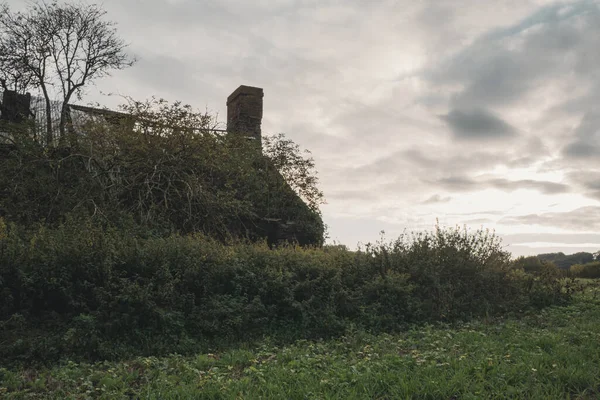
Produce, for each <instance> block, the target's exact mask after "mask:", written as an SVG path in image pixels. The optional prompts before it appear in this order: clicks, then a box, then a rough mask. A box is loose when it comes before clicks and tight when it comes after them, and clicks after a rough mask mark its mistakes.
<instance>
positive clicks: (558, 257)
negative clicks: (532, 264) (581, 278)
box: [537, 251, 595, 269]
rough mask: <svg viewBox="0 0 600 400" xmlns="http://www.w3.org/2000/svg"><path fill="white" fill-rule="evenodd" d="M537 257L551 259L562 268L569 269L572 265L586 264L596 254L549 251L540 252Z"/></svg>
mask: <svg viewBox="0 0 600 400" xmlns="http://www.w3.org/2000/svg"><path fill="white" fill-rule="evenodd" d="M537 257H538V258H539V259H540V260H544V261H550V262H553V263H554V264H556V266H557V267H558V268H560V269H569V268H570V267H571V265H575V264H585V263H589V262H592V261H594V257H595V256H594V254H592V253H586V252H583V251H582V252H579V253H574V254H569V255H566V254H565V253H562V252H560V253H547V254H538V255H537Z"/></svg>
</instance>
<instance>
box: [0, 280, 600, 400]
mask: <svg viewBox="0 0 600 400" xmlns="http://www.w3.org/2000/svg"><path fill="white" fill-rule="evenodd" d="M0 398H7V399H28V398H37V399H39V398H48V399H87V398H101V399H129V398H142V399H221V398H223V399H236V398H243V399H259V398H263V399H265V398H266V399H404V398H406V399H409V398H412V399H482V398H497V399H502V398H515V399H527V398H532V399H567V398H571V399H597V398H600V295H599V288H598V287H596V288H591V289H589V290H588V291H587V292H586V293H585V294H581V295H578V297H577V298H576V300H575V301H574V302H573V304H571V305H569V306H566V307H551V308H547V309H545V310H543V311H540V312H537V313H531V314H526V315H523V316H520V317H519V318H516V317H515V318H504V319H494V320H480V321H474V322H470V323H462V324H458V325H453V326H430V325H427V326H418V327H414V328H413V329H412V330H410V331H408V332H405V333H402V334H395V335H377V336H374V335H369V334H367V333H364V332H354V333H350V334H348V335H346V336H345V337H343V338H339V339H337V340H330V341H317V342H311V341H298V342H296V343H294V344H293V345H287V346H276V345H275V344H272V343H270V342H269V341H268V340H265V341H264V343H263V345H261V346H260V347H254V348H247V349H236V350H229V351H226V352H222V353H215V354H200V355H197V356H195V357H182V356H178V355H172V356H169V357H164V358H154V357H150V358H137V359H134V360H130V361H124V362H118V363H116V362H115V363H109V362H104V363H96V364H91V365H90V364H75V363H67V364H63V365H61V366H57V367H53V368H51V369H40V370H28V369H21V370H8V369H0Z"/></svg>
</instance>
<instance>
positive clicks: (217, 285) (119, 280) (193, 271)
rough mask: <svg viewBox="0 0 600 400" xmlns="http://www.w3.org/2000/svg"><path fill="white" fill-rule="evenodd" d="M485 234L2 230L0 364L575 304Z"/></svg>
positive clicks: (83, 224) (80, 226)
mask: <svg viewBox="0 0 600 400" xmlns="http://www.w3.org/2000/svg"><path fill="white" fill-rule="evenodd" d="M567 298H568V295H567V294H565V293H564V292H563V291H561V285H560V282H559V281H558V280H556V279H554V278H551V277H546V278H544V277H536V278H534V277H532V276H531V275H528V274H526V273H524V272H523V271H522V270H518V269H514V268H513V267H512V265H511V262H510V257H509V255H508V254H507V253H505V252H503V251H502V248H501V246H500V244H499V242H498V240H497V239H496V238H495V237H494V236H493V235H490V234H488V233H487V232H484V231H477V232H473V233H471V232H466V231H461V230H458V229H456V230H454V229H452V230H443V229H438V230H437V231H435V232H433V233H428V234H420V235H406V236H402V237H401V238H399V239H398V240H397V241H395V242H392V243H383V242H382V243H378V244H376V245H372V246H367V247H366V248H364V249H362V250H360V251H357V252H351V251H348V250H347V249H345V248H343V247H325V248H322V249H302V248H298V247H287V248H280V249H275V250H273V249H269V248H268V247H267V246H266V245H257V244H235V245H224V244H222V243H219V242H217V241H214V240H211V239H207V238H206V237H203V236H185V237H182V236H172V237H168V238H152V237H144V235H142V234H140V233H139V232H134V231H133V230H127V229H124V228H120V229H119V230H117V229H114V228H107V227H102V226H100V225H99V224H97V223H93V222H90V221H89V220H83V221H76V220H69V221H67V222H66V223H65V224H63V225H61V226H60V227H58V228H53V229H50V228H46V227H40V228H39V229H37V230H36V231H35V232H29V233H27V232H24V231H22V230H20V229H19V228H18V227H17V226H15V225H10V224H9V225H6V224H4V225H2V226H0V321H1V322H0V335H1V336H0V360H3V362H26V363H29V362H52V361H55V360H58V359H60V358H65V357H68V358H72V359H88V360H91V359H115V358H119V357H124V356H131V355H134V354H153V355H158V354H165V353H170V352H180V353H185V352H190V351H194V350H197V349H198V348H199V347H201V346H212V345H217V344H221V343H224V342H230V343H231V342H239V341H247V340H252V339H254V338H259V337H261V336H262V335H270V336H275V337H280V338H283V339H286V340H289V339H298V338H319V337H328V336H332V335H338V334H341V333H343V332H345V331H347V330H348V329H356V328H359V329H368V330H372V331H393V330H398V329H402V328H404V327H405V326H406V324H408V323H414V322H422V321H452V320H456V319H466V318H470V317H473V316H483V315H493V314H498V313H503V312H508V311H518V310H523V309H524V308H526V307H531V306H536V307H537V306H545V305H548V304H554V303H557V302H562V301H565V300H567Z"/></svg>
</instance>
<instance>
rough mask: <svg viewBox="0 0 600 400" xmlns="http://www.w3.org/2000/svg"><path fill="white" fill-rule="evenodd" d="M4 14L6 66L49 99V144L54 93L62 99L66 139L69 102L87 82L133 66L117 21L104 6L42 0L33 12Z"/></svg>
mask: <svg viewBox="0 0 600 400" xmlns="http://www.w3.org/2000/svg"><path fill="white" fill-rule="evenodd" d="M3 11H4V12H3V13H2V14H1V15H0V68H1V69H2V70H3V71H4V70H5V71H11V73H17V74H22V75H23V76H24V77H31V78H32V79H33V82H32V83H33V85H34V86H37V87H39V89H40V91H41V92H42V94H43V96H44V99H45V101H46V123H47V132H46V135H47V142H48V143H52V141H53V127H52V119H51V100H52V99H51V92H54V93H57V94H59V95H60V100H61V101H62V107H61V115H60V124H59V132H60V139H61V141H64V140H65V139H66V136H65V127H66V125H67V122H68V104H69V102H70V101H71V100H72V98H73V96H81V94H82V90H83V88H84V86H85V85H87V84H88V83H90V82H92V81H93V80H95V79H97V78H101V77H103V76H107V75H109V74H110V72H111V71H112V70H119V69H123V68H126V67H129V66H131V65H133V63H134V62H135V60H134V59H132V58H130V57H129V56H128V55H127V53H126V52H125V49H126V47H127V45H126V43H125V42H124V41H123V40H122V39H120V38H119V37H118V36H117V33H116V29H115V28H114V25H115V24H114V23H113V22H110V21H106V20H104V17H105V15H106V12H105V11H104V10H102V9H101V8H100V7H99V6H98V5H94V4H92V5H87V4H59V3H56V2H53V3H46V2H44V1H40V2H38V3H34V4H32V5H31V6H29V8H28V10H27V12H24V13H22V12H17V13H12V12H10V10H9V9H8V7H7V6H4V10H3Z"/></svg>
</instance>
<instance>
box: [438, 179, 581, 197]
mask: <svg viewBox="0 0 600 400" xmlns="http://www.w3.org/2000/svg"><path fill="white" fill-rule="evenodd" d="M432 184H434V185H440V186H442V187H444V188H446V189H447V190H451V191H455V192H467V191H473V190H481V189H488V188H494V189H499V190H504V191H507V192H512V191H515V190H519V189H533V190H537V191H539V192H541V193H544V194H560V193H568V192H570V191H571V188H570V187H569V186H568V185H566V184H562V183H557V182H549V181H535V180H532V179H521V180H517V181H510V180H507V179H487V180H474V179H470V178H465V177H459V176H452V177H447V178H442V179H439V180H437V181H434V182H432Z"/></svg>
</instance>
